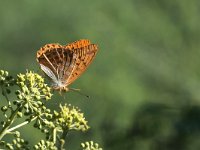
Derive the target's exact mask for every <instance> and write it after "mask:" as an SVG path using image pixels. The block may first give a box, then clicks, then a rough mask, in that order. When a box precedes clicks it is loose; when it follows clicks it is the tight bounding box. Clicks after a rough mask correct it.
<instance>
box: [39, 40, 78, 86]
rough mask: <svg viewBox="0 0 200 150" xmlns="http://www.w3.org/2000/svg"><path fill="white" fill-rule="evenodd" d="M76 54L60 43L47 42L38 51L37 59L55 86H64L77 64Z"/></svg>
mask: <svg viewBox="0 0 200 150" xmlns="http://www.w3.org/2000/svg"><path fill="white" fill-rule="evenodd" d="M75 56H76V55H75V54H74V53H73V52H72V51H70V50H69V49H65V48H64V47H63V46H62V45H59V44H47V45H45V46H44V47H42V48H41V49H40V50H39V51H38V52H37V61H38V62H39V64H40V66H41V69H42V70H43V71H44V73H45V74H46V75H47V76H48V77H49V78H50V79H51V80H52V81H53V85H54V86H55V87H59V86H61V87H64V86H65V84H66V83H65V81H64V80H63V78H64V77H65V78H68V77H69V76H70V73H69V72H71V71H72V69H73V66H74V64H75Z"/></svg>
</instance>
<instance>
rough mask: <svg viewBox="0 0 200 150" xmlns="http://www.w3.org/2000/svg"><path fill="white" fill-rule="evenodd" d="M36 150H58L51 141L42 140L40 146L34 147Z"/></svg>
mask: <svg viewBox="0 0 200 150" xmlns="http://www.w3.org/2000/svg"><path fill="white" fill-rule="evenodd" d="M34 149H35V150H57V147H56V146H55V143H53V142H50V141H44V140H41V141H40V142H39V143H38V144H36V145H35V146H34Z"/></svg>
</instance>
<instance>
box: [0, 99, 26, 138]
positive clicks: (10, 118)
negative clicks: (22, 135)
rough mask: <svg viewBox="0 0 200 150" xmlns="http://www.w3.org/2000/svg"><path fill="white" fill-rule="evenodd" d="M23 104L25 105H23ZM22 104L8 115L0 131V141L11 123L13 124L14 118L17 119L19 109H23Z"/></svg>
mask: <svg viewBox="0 0 200 150" xmlns="http://www.w3.org/2000/svg"><path fill="white" fill-rule="evenodd" d="M24 104H25V103H24ZM24 104H23V105H21V106H20V107H18V108H16V110H15V111H14V112H13V113H12V114H11V115H10V117H9V119H8V120H7V122H6V124H5V126H4V127H3V129H2V130H1V131H0V140H1V139H2V138H3V137H4V135H6V133H7V130H8V129H9V128H10V126H11V125H12V123H13V122H14V120H15V118H16V117H17V113H18V111H19V109H20V108H22V107H24Z"/></svg>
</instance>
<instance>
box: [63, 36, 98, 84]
mask: <svg viewBox="0 0 200 150" xmlns="http://www.w3.org/2000/svg"><path fill="white" fill-rule="evenodd" d="M66 49H69V50H70V51H73V54H75V55H76V59H75V65H74V68H73V71H72V73H71V75H70V76H69V77H68V78H66V84H67V85H69V84H71V83H72V82H73V81H75V80H76V79H77V78H78V77H80V75H81V74H82V73H83V72H84V71H85V70H86V69H87V68H88V66H89V65H90V64H91V62H92V60H93V59H94V58H95V55H96V53H97V50H98V47H97V45H95V44H91V43H90V41H89V40H84V39H83V40H79V41H76V42H74V43H71V44H68V45H66Z"/></svg>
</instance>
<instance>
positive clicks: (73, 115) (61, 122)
mask: <svg viewBox="0 0 200 150" xmlns="http://www.w3.org/2000/svg"><path fill="white" fill-rule="evenodd" d="M54 118H56V120H55V123H56V124H57V125H58V126H61V127H62V128H64V129H68V130H80V131H86V130H88V129H89V126H88V125H87V121H86V120H85V117H84V116H83V113H81V112H80V110H79V109H78V108H75V107H72V106H71V105H66V104H65V105H64V106H62V105H60V112H56V111H54Z"/></svg>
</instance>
